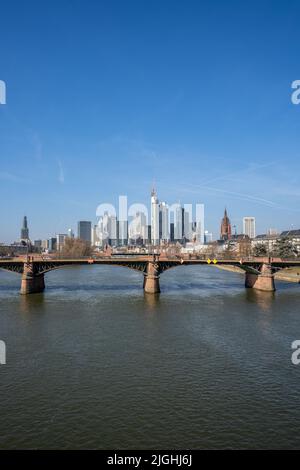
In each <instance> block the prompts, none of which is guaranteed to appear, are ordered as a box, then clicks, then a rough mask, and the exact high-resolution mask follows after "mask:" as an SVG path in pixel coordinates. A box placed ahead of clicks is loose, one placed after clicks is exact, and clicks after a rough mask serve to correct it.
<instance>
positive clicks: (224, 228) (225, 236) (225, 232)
mask: <svg viewBox="0 0 300 470" xmlns="http://www.w3.org/2000/svg"><path fill="white" fill-rule="evenodd" d="M230 239H231V223H230V220H229V217H228V215H227V210H226V208H225V211H224V217H223V219H222V222H221V240H230Z"/></svg>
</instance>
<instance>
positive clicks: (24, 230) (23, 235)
mask: <svg viewBox="0 0 300 470" xmlns="http://www.w3.org/2000/svg"><path fill="white" fill-rule="evenodd" d="M20 239H21V241H25V242H26V243H27V242H28V241H29V228H28V224H27V217H26V215H24V219H23V225H22V228H21V237H20Z"/></svg>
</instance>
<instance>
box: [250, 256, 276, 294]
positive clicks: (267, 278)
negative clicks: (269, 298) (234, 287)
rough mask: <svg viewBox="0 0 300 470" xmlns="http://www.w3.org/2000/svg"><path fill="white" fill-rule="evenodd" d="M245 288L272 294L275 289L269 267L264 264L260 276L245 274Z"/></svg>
mask: <svg viewBox="0 0 300 470" xmlns="http://www.w3.org/2000/svg"><path fill="white" fill-rule="evenodd" d="M245 287H248V288H253V289H258V290H263V291H269V292H274V291H275V290H276V289H275V282H274V274H273V272H272V267H271V265H270V264H267V263H264V264H263V265H262V267H261V270H260V274H254V273H249V272H246V279H245Z"/></svg>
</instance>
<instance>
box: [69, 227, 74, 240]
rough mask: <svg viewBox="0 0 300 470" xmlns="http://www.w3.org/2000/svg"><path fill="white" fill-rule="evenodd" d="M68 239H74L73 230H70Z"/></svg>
mask: <svg viewBox="0 0 300 470" xmlns="http://www.w3.org/2000/svg"><path fill="white" fill-rule="evenodd" d="M68 237H69V238H74V232H73V230H72V229H71V228H69V229H68Z"/></svg>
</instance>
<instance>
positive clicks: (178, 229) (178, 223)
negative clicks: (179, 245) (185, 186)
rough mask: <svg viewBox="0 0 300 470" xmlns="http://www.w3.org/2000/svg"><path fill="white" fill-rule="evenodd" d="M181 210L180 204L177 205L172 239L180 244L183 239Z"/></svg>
mask: <svg viewBox="0 0 300 470" xmlns="http://www.w3.org/2000/svg"><path fill="white" fill-rule="evenodd" d="M183 214H184V213H183V208H182V207H181V205H180V204H177V207H176V209H175V211H174V239H175V241H179V242H181V240H182V237H183V227H184V225H183V224H184V221H183Z"/></svg>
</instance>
